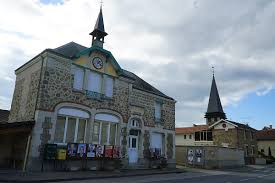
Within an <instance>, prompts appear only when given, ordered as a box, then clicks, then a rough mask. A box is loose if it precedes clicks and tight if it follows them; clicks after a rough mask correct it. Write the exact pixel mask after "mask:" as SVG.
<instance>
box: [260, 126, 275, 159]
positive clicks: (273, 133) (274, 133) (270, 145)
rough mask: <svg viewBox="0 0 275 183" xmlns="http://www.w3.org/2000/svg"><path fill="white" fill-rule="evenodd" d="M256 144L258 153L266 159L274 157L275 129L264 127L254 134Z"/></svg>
mask: <svg viewBox="0 0 275 183" xmlns="http://www.w3.org/2000/svg"><path fill="white" fill-rule="evenodd" d="M256 137H257V142H258V151H259V152H261V153H262V154H264V155H265V156H267V157H271V156H273V157H275V129H273V128H272V125H271V126H270V127H265V128H264V129H262V130H259V131H258V132H257V134H256Z"/></svg>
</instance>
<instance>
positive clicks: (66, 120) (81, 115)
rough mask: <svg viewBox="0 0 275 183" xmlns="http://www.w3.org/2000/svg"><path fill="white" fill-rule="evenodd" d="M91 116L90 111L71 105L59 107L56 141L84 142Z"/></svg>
mask: <svg viewBox="0 0 275 183" xmlns="http://www.w3.org/2000/svg"><path fill="white" fill-rule="evenodd" d="M89 118H90V115H89V113H87V112H86V111H83V110H80V109H76V108H69V107H64V108H61V109H59V111H58V115H57V120H56V127H55V135H54V142H56V143H68V142H78V143H84V141H85V131H86V125H87V120H88V119H89Z"/></svg>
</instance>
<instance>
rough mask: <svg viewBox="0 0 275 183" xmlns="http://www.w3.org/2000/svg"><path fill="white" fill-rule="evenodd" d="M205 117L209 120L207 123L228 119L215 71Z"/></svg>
mask: <svg viewBox="0 0 275 183" xmlns="http://www.w3.org/2000/svg"><path fill="white" fill-rule="evenodd" d="M205 118H206V120H207V124H210V123H214V122H216V121H218V120H220V119H226V115H225V113H224V112H223V108H222V104H221V100H220V96H219V92H218V88H217V85H216V81H215V75H214V73H213V79H212V85H211V91H210V97H209V102H208V107H207V112H206V113H205Z"/></svg>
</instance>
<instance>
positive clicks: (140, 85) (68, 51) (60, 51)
mask: <svg viewBox="0 0 275 183" xmlns="http://www.w3.org/2000/svg"><path fill="white" fill-rule="evenodd" d="M85 49H88V48H87V47H85V46H82V45H80V44H78V43H75V42H69V43H67V44H64V45H62V46H59V47H57V48H54V49H46V50H44V51H43V52H41V53H40V54H43V53H44V52H46V51H49V52H52V53H54V54H57V55H59V56H62V57H65V58H68V59H73V58H74V57H75V55H77V54H79V53H80V52H82V51H83V50H85ZM40 54H38V55H37V56H35V57H34V58H33V59H35V58H37V57H38V56H39V55H40ZM33 59H31V60H30V61H32V60H33ZM30 61H29V62H30ZM27 63H28V62H27ZM27 63H25V64H24V65H26V64H27ZM24 65H22V66H21V67H19V68H18V69H16V71H17V70H19V69H20V68H22V67H23V66H24ZM122 71H123V72H122V73H121V75H120V76H122V77H126V78H129V79H132V80H133V81H134V84H133V88H135V89H138V90H142V91H145V92H148V93H152V94H155V95H158V96H161V97H164V98H167V99H171V100H174V99H173V98H171V97H169V96H167V95H165V94H164V93H162V92H161V91H159V90H158V89H156V88H155V87H153V86H152V85H150V84H149V83H147V82H146V81H144V80H143V79H141V78H140V77H138V76H137V75H136V74H134V73H132V72H130V71H127V70H124V69H122Z"/></svg>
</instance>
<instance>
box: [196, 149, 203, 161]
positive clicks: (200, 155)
mask: <svg viewBox="0 0 275 183" xmlns="http://www.w3.org/2000/svg"><path fill="white" fill-rule="evenodd" d="M201 157H202V149H196V158H197V163H200V162H201Z"/></svg>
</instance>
